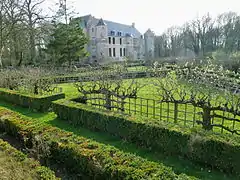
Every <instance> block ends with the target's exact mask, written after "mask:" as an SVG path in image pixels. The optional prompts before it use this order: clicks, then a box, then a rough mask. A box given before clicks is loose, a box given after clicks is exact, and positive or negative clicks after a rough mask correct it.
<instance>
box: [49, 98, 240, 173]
mask: <svg viewBox="0 0 240 180" xmlns="http://www.w3.org/2000/svg"><path fill="white" fill-rule="evenodd" d="M53 110H54V112H55V113H56V114H57V115H58V117H59V118H60V119H63V120H67V121H69V122H71V123H72V124H74V125H80V126H83V127H85V128H88V129H91V130H96V131H103V132H107V133H110V134H112V135H114V136H117V137H120V138H122V139H126V140H128V141H130V142H133V143H135V144H138V145H140V146H145V147H149V148H151V149H154V151H161V152H163V153H166V154H168V155H177V156H179V155H180V156H182V157H185V158H188V159H190V160H192V161H194V162H197V163H201V164H204V165H207V166H210V167H215V168H218V169H220V170H223V171H225V172H228V173H234V174H237V175H238V176H239V175H240V140H239V138H237V137H235V138H234V136H229V135H228V136H225V135H220V134H219V135H214V134H213V133H211V132H206V131H203V130H202V129H193V128H192V129H190V128H187V127H179V126H176V125H171V124H164V123H163V122H160V121H158V120H154V119H148V120H146V119H142V118H140V117H139V118H137V117H131V116H127V115H120V114H118V113H115V112H109V111H103V110H97V109H95V108H94V107H91V106H87V105H84V104H80V103H76V102H73V101H69V100H66V99H63V100H58V101H55V102H53Z"/></svg>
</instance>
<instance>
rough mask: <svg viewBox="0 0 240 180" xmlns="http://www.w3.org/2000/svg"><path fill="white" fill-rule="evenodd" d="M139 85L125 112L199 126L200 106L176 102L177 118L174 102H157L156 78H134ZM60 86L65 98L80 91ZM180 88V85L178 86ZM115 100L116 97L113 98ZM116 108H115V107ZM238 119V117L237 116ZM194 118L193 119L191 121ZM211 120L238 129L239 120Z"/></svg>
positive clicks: (73, 95)
mask: <svg viewBox="0 0 240 180" xmlns="http://www.w3.org/2000/svg"><path fill="white" fill-rule="evenodd" d="M136 81H137V82H139V83H140V84H141V85H144V87H143V88H141V89H140V90H139V91H138V93H137V96H138V98H137V99H126V103H125V106H124V108H125V112H126V113H128V114H131V115H134V116H145V117H148V118H154V119H156V118H158V119H159V120H161V121H165V122H166V123H173V122H174V121H177V123H178V124H180V125H184V126H188V127H197V128H201V125H198V124H197V123H196V120H202V117H201V112H202V109H201V108H197V107H194V106H192V105H191V104H178V113H177V119H176V118H174V117H176V114H174V109H175V106H174V103H159V102H158V100H159V99H161V97H160V94H161V93H159V91H158V89H157V88H156V86H154V84H155V83H157V80H156V78H142V79H136ZM130 82H131V80H125V84H126V85H127V84H129V83H130ZM59 86H60V87H62V89H63V92H64V93H65V94H66V98H68V99H73V98H76V97H78V96H80V93H79V92H78V91H77V89H76V87H74V84H73V83H66V84H61V85H59ZM179 88H181V87H179ZM95 97H101V96H99V95H95ZM115 100H117V99H115ZM220 100H221V101H225V99H224V98H223V97H220V99H219V98H218V100H214V101H220ZM88 103H89V104H100V105H103V104H104V101H103V100H98V99H96V100H92V101H91V102H90V101H88ZM113 105H115V106H119V105H118V104H117V103H114V102H113ZM96 107H98V108H103V107H101V106H98V105H96ZM115 110H116V109H115ZM214 113H216V114H218V115H223V116H225V117H229V118H234V115H233V114H231V113H227V112H225V113H224V112H221V111H215V112H214ZM237 118H238V119H239V117H237ZM193 120H195V121H193ZM212 122H213V123H214V124H221V125H224V126H226V127H228V128H230V129H238V130H240V122H237V121H228V120H226V119H225V118H213V119H212ZM213 130H214V131H215V132H218V133H223V132H224V133H228V134H230V133H229V132H227V131H225V130H223V129H222V128H219V127H214V128H213Z"/></svg>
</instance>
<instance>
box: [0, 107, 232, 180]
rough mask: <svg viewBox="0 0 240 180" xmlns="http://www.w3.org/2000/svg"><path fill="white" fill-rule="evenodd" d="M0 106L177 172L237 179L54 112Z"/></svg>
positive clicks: (218, 179)
mask: <svg viewBox="0 0 240 180" xmlns="http://www.w3.org/2000/svg"><path fill="white" fill-rule="evenodd" d="M0 106H2V107H6V108H8V109H10V110H13V111H16V112H19V113H20V114H22V115H24V116H27V117H30V118H32V119H33V120H36V121H38V123H43V122H44V123H47V124H50V125H51V126H54V127H58V128H60V129H63V130H66V131H70V132H73V133H74V134H75V135H77V136H81V137H84V138H87V139H92V140H94V141H97V142H99V143H103V144H106V145H110V146H114V147H115V148H117V149H119V150H121V151H123V152H126V153H131V154H135V155H137V156H140V157H143V158H144V159H147V160H150V161H153V162H158V163H163V164H164V165H166V166H170V167H172V168H173V170H174V172H175V173H177V174H181V173H185V174H187V175H189V176H195V177H197V178H200V179H213V180H215V179H216V180H221V179H222V180H223V179H224V180H228V179H229V180H230V179H236V177H227V176H226V175H224V174H223V173H221V172H216V171H213V172H212V171H209V170H208V169H205V168H203V167H200V166H196V165H194V164H192V163H191V162H189V161H185V160H182V159H176V158H172V157H164V156H162V155H161V154H157V153H151V152H149V151H147V150H144V149H140V148H137V147H136V146H134V145H132V144H129V143H126V142H124V141H122V140H119V139H117V138H113V137H111V136H108V135H106V134H103V133H97V132H91V131H89V130H86V129H83V128H79V127H78V128H74V127H73V126H71V125H69V124H68V123H67V122H64V121H61V120H58V119H56V115H55V114H54V113H52V112H50V113H33V112H31V111H30V110H28V109H26V108H20V107H17V106H12V105H10V104H7V103H3V102H0Z"/></svg>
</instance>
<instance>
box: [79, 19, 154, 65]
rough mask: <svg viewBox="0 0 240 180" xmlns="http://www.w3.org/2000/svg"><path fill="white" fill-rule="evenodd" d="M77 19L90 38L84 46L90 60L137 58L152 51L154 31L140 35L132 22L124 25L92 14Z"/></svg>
mask: <svg viewBox="0 0 240 180" xmlns="http://www.w3.org/2000/svg"><path fill="white" fill-rule="evenodd" d="M79 21H80V26H81V27H82V28H83V30H84V32H85V33H86V34H87V35H88V37H89V39H90V41H89V43H88V45H87V47H86V48H87V50H88V52H89V53H90V59H91V60H97V61H99V60H101V59H111V60H116V61H121V60H124V59H125V58H126V57H127V58H129V59H133V60H137V59H144V58H149V57H150V56H152V54H153V53H154V33H153V32H152V31H151V30H150V29H148V30H147V31H146V33H144V35H142V34H141V33H140V32H139V31H138V30H137V29H136V28H135V24H134V23H132V25H125V24H121V23H116V22H113V21H107V20H103V19H102V18H99V19H98V18H95V17H94V16H92V15H87V16H82V17H79ZM153 55H154V54H153Z"/></svg>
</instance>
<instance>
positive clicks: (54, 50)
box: [46, 20, 88, 67]
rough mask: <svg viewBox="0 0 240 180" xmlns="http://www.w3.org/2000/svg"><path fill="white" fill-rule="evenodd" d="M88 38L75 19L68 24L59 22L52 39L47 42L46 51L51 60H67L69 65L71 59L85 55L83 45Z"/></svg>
mask: <svg viewBox="0 0 240 180" xmlns="http://www.w3.org/2000/svg"><path fill="white" fill-rule="evenodd" d="M87 42H88V38H87V37H86V36H85V34H84V32H83V30H82V29H81V28H80V26H79V23H78V22H77V21H74V20H73V21H71V22H70V23H69V24H63V23H59V24H57V25H56V27H55V30H54V32H53V34H52V39H51V40H50V42H49V44H47V47H46V52H47V53H48V54H50V55H51V58H52V61H55V63H57V64H63V63H65V62H68V65H69V67H70V66H71V64H72V62H73V61H77V60H79V58H83V57H85V56H86V55H87V52H86V49H85V45H86V44H87Z"/></svg>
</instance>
